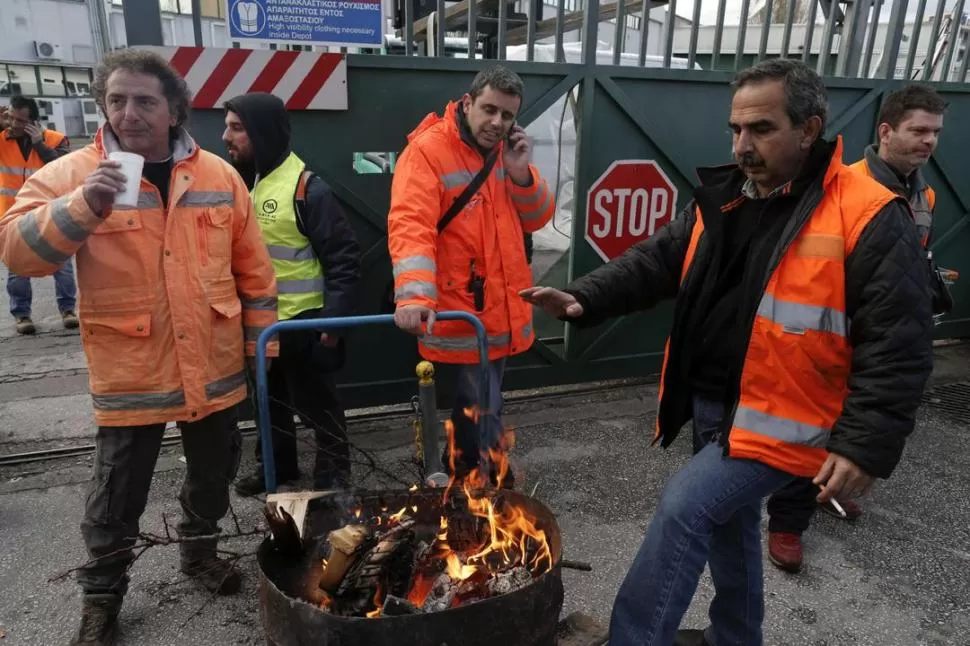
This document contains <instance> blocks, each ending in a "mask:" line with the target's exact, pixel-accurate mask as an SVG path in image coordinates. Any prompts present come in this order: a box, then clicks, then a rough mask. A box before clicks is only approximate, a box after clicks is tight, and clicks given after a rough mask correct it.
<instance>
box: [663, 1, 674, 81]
mask: <svg viewBox="0 0 970 646" xmlns="http://www.w3.org/2000/svg"><path fill="white" fill-rule="evenodd" d="M676 23H677V0H668V2H667V19H666V20H664V63H663V65H664V69H666V68H668V67H670V59H671V58H672V57H673V53H674V26H675V25H676Z"/></svg>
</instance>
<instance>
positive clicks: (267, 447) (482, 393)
mask: <svg viewBox="0 0 970 646" xmlns="http://www.w3.org/2000/svg"><path fill="white" fill-rule="evenodd" d="M435 320H436V321H467V322H468V323H470V324H471V325H472V327H474V328H475V337H476V340H477V341H478V364H479V370H480V371H481V375H480V379H479V410H480V411H484V410H485V408H486V407H487V406H488V402H489V397H490V395H491V393H490V392H489V389H490V386H489V379H488V336H487V334H486V332H485V326H484V325H483V324H482V322H481V320H479V318H478V317H477V316H475V315H474V314H470V313H468V312H459V311H454V312H437V313H436V314H435ZM388 323H390V324H392V325H393V324H394V315H393V314H373V315H367V316H344V317H334V318H327V319H297V320H289V321H278V322H276V323H274V324H273V325H271V326H269V327H268V328H266V329H264V330H263V331H262V332H261V333H260V335H259V338H258V339H256V402H257V411H256V419H257V421H258V423H259V437H260V441H261V442H262V456H263V477H264V479H265V482H266V493H268V494H269V493H275V492H276V464H275V461H274V455H273V435H272V428H271V422H270V417H269V382H268V375H267V374H266V373H267V371H266V344H267V343H269V341H270V340H271V338H272V337H273V336H274V335H275V334H277V333H278V332H280V331H281V330H318V331H320V332H325V331H327V330H328V329H333V328H348V327H360V326H364V325H379V324H388ZM485 422H486V415H485V414H483V413H482V414H479V416H478V433H479V447H482V446H484V443H485V441H486V440H487V437H488V435H487V431H486V424H485ZM484 459H485V458H483V460H484ZM485 466H486V468H487V463H486V464H485Z"/></svg>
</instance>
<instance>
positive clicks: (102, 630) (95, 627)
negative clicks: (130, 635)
mask: <svg viewBox="0 0 970 646" xmlns="http://www.w3.org/2000/svg"><path fill="white" fill-rule="evenodd" d="M121 601H122V599H121V597H119V596H118V595H116V594H86V595H84V598H83V601H82V605H81V625H80V627H79V628H78V631H77V635H75V637H74V639H73V640H72V641H71V646H114V644H115V642H116V640H117V638H118V637H117V632H118V613H119V612H120V611H121Z"/></svg>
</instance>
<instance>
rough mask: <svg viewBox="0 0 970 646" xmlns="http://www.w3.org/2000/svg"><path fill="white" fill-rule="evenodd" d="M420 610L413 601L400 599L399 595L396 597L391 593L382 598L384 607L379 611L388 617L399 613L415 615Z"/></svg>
mask: <svg viewBox="0 0 970 646" xmlns="http://www.w3.org/2000/svg"><path fill="white" fill-rule="evenodd" d="M420 612H421V609H420V608H418V607H417V606H415V605H414V604H413V603H411V602H410V601H408V600H407V599H402V598H401V597H396V596H394V595H393V594H389V595H387V598H386V599H384V608H383V609H382V611H381V613H382V614H384V615H386V616H388V617H397V616H400V615H416V614H419V613H420Z"/></svg>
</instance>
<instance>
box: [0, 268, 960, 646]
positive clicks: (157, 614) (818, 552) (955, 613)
mask: <svg viewBox="0 0 970 646" xmlns="http://www.w3.org/2000/svg"><path fill="white" fill-rule="evenodd" d="M51 285H52V281H51V279H43V280H41V281H35V292H36V294H35V310H37V311H38V313H40V316H39V318H40V321H39V323H40V325H39V327H40V328H41V329H40V333H39V334H38V335H37V336H36V337H32V338H30V337H17V336H16V335H15V334H14V333H13V331H12V322H10V321H9V320H7V322H6V324H5V325H0V419H3V420H4V421H3V423H0V434H2V435H0V455H3V454H9V453H13V452H19V451H23V450H27V449H32V448H41V447H50V446H63V445H66V444H70V443H87V442H90V437H91V434H92V430H93V429H92V425H91V417H90V404H89V400H88V399H87V396H86V395H85V392H86V389H85V382H84V373H83V357H82V355H81V354H80V352H81V351H80V346H79V343H78V340H77V335H76V334H75V333H74V332H66V331H63V330H61V329H60V325H59V320H58V319H57V315H56V307H54V305H53V294H52V293H50V292H52V291H53V290H52V287H51ZM45 289H46V290H48V292H49V293H48V294H46V295H44V291H45ZM0 298H5V296H4V297H0ZM0 310H2V312H4V313H5V312H6V303H5V302H2V303H0ZM0 320H2V319H0ZM968 357H970V352H968V350H967V349H966V348H964V347H955V348H946V349H940V350H939V352H938V365H937V374H936V377H935V379H936V380H938V381H941V382H942V381H947V382H950V381H954V380H960V379H967V378H968V368H967V365H968V363H967V359H968ZM968 392H970V390H968ZM655 401H656V388H655V387H651V386H637V387H625V388H613V389H610V390H608V391H605V392H600V393H596V394H592V395H590V394H579V395H570V396H564V397H561V398H558V399H547V400H542V401H538V402H535V401H532V402H526V403H521V404H512V405H510V406H509V408H508V414H507V423H508V424H509V425H511V426H513V427H515V428H516V429H517V435H518V440H519V441H518V447H517V449H516V451H515V454H514V459H515V463H516V468H517V469H519V471H520V482H521V483H522V487H521V488H522V489H523V490H526V491H531V489H532V487H533V486H534V485H535V484H536V483H538V491H537V494H536V495H537V497H538V498H539V499H541V500H542V501H543V502H544V503H545V504H547V505H548V506H550V508H551V509H552V510H553V511H554V512H555V513H556V514H557V517H558V519H559V522H560V524H561V528H562V532H563V535H564V545H565V556H566V557H567V558H571V559H575V560H583V561H588V562H590V563H591V564H592V565H593V572H590V573H581V572H575V571H565V572H564V577H565V585H566V605H565V608H564V613H568V612H571V611H573V610H582V611H584V612H587V613H589V614H592V615H594V616H595V617H597V618H599V619H600V620H601V621H607V620H608V617H609V611H610V607H611V604H612V600H613V596H614V595H615V593H616V590H617V588H618V586H619V584H620V582H621V581H622V578H623V576H624V574H625V572H626V569H627V567H628V565H629V563H630V561H631V560H632V558H633V556H634V554H635V553H636V550H637V548H638V546H639V543H640V540H641V537H642V533H643V530H644V528H645V527H646V525H647V523H648V522H649V520H650V517H651V514H652V513H653V510H654V508H655V505H656V502H657V499H658V497H659V494H660V491H661V489H662V487H663V484H664V482H665V481H666V480H667V479H668V478H669V476H670V475H671V474H672V473H674V472H675V471H676V470H677V469H678V468H679V467H680V466H682V465H683V464H684V463H685V462H686V461H687V460H688V458H689V442H688V441H687V439H686V437H682V438H680V439H679V440H678V441H677V442H676V443H675V444H674V446H673V447H671V449H670V450H667V451H663V450H661V449H659V448H656V447H650V446H649V436H650V429H651V428H652V424H653V419H654V414H655V410H656V406H655ZM968 433H970V417H968V416H967V415H960V414H957V415H954V414H952V413H944V412H941V409H940V408H939V407H936V406H926V407H924V409H923V410H922V412H921V415H920V421H919V426H918V428H917V430H916V432H915V434H914V435H913V437H912V440H911V442H910V444H909V446H908V447H907V451H906V454H905V457H904V459H903V462H902V464H901V465H900V467H899V468H898V470H897V472H896V474H895V475H894V477H893V478H892V479H891V480H890V481H888V482H884V483H879V484H878V485H877V487H876V488H875V489H874V491H873V492H872V494H871V495H870V496H869V498H868V499H867V500H865V501H864V503H863V505H864V510H865V513H864V515H863V517H862V518H861V519H859V520H858V521H857V522H856V523H854V524H848V523H844V522H840V521H837V520H835V519H832V518H829V517H828V516H825V515H823V514H820V515H818V516H816V518H815V520H814V521H813V526H812V528H811V529H810V530H809V532H808V533H807V534H806V537H805V541H806V550H807V553H806V566H805V568H804V569H803V571H802V572H801V573H800V574H798V575H788V574H784V573H782V572H780V571H778V570H776V569H775V568H774V567H772V566H771V565H770V564H768V563H767V560H765V590H766V613H767V616H766V621H765V643H766V644H771V645H784V646H836V645H840V646H841V645H845V646H848V645H850V644H851V645H853V646H870V645H871V646H876V645H878V646H924V645H925V646H944V645H945V646H966V645H967V644H970V637H968V635H970V576H968V575H967V573H968V572H970V478H968V477H967V474H968V473H970V452H968V450H967V442H966V437H967V436H968ZM352 438H353V441H354V442H355V443H356V444H357V445H358V446H360V447H361V448H364V449H367V450H368V451H370V452H371V453H372V454H373V455H375V456H376V457H377V458H378V459H379V460H380V463H381V464H382V465H385V466H386V467H387V468H388V469H389V470H391V471H393V472H394V473H396V474H398V475H399V476H400V477H401V478H402V479H404V480H408V478H409V477H410V476H409V469H410V468H411V467H410V465H409V464H408V459H409V457H410V455H411V453H412V448H411V447H410V442H411V438H412V431H411V429H410V427H409V425H408V420H407V419H405V418H396V419H384V420H380V421H376V422H375V421H371V422H367V423H355V424H353V426H352ZM308 457H309V451H304V458H308ZM179 458H180V451H179V450H178V448H177V447H174V448H168V449H165V450H164V451H163V455H162V456H161V458H160V460H159V464H158V468H157V470H156V474H155V481H154V485H153V489H152V493H151V497H150V500H149V505H148V509H147V510H146V512H145V515H144V516H143V525H142V530H143V531H151V532H155V533H163V532H164V525H163V520H162V518H163V514H164V515H165V516H166V517H168V518H170V519H175V520H177V516H178V510H179V507H178V502H177V495H178V489H179V487H180V484H181V479H182V475H183V472H184V464H183V463H182V462H181V461H180V460H179ZM90 462H91V461H90V457H85V458H71V459H62V460H50V461H46V462H36V463H30V464H25V465H20V466H8V467H0V581H2V582H3V585H0V634H2V635H3V640H2V642H0V643H3V644H12V645H13V644H16V645H18V646H19V645H25V646H28V645H29V646H52V645H57V644H67V642H68V640H69V637H70V634H71V633H72V631H73V630H74V628H75V626H76V622H77V619H78V604H79V594H78V590H77V587H76V585H75V584H74V583H73V582H72V581H67V582H62V583H49V582H48V579H49V578H51V577H53V576H54V575H56V574H57V573H59V572H62V571H64V570H66V569H68V568H70V567H73V566H76V565H79V564H80V563H82V562H83V561H84V560H85V555H84V551H83V547H82V545H81V542H80V536H79V532H78V523H79V522H80V518H81V509H82V506H83V503H84V498H85V485H86V482H87V480H88V478H89V477H90ZM252 468H253V459H252V439H251V438H250V439H249V440H247V442H246V447H245V459H244V463H243V466H242V472H243V473H248V472H249V470H251V469H252ZM304 468H305V471H306V472H308V471H309V465H308V464H304ZM358 472H359V473H360V472H361V470H360V469H358ZM371 482H373V480H371ZM260 504H261V503H260V502H259V501H256V500H252V499H248V500H247V499H239V498H237V497H236V496H235V494H233V506H234V508H235V510H236V512H237V513H238V515H239V517H240V519H241V521H240V522H241V525H242V527H243V528H244V529H249V528H252V527H254V526H256V525H258V524H260V522H261V516H260ZM172 522H174V520H173V521H172ZM227 527H229V525H228V524H224V528H227ZM256 545H257V541H256V540H255V539H252V538H248V539H239V540H233V541H230V542H228V543H227V545H226V548H227V549H235V550H238V551H240V552H244V553H245V552H252V551H253V550H254V549H255V547H256ZM254 563H255V562H254V559H253V558H252V557H246V558H244V559H243V560H242V567H243V570H244V572H245V574H246V582H245V587H244V590H243V592H242V593H241V594H240V595H239V596H237V597H235V598H230V599H219V600H217V601H215V602H214V603H212V604H211V605H209V606H207V607H206V608H205V610H204V611H203V612H201V613H199V614H198V615H197V616H194V617H193V616H192V615H193V614H194V613H196V611H197V610H198V609H199V608H200V607H201V606H202V604H204V603H205V602H206V600H207V597H208V595H206V594H204V593H201V592H199V591H198V590H196V589H195V588H194V587H193V586H192V584H191V583H187V582H185V581H183V579H182V577H181V576H180V575H179V574H178V572H177V553H176V549H175V548H174V547H159V548H153V549H151V550H149V551H148V552H147V553H146V554H145V555H144V556H143V557H142V559H141V560H139V562H138V563H137V564H136V566H135V568H134V570H133V580H132V586H131V590H130V593H129V596H128V599H127V600H126V604H125V608H124V610H123V613H122V623H123V636H122V640H121V643H122V644H127V645H134V644H138V645H140V646H170V645H171V646H175V645H179V646H181V645H182V644H193V645H194V644H212V645H220V646H221V645H230V644H232V645H248V644H252V645H257V644H263V643H265V640H264V637H263V636H262V634H261V628H260V620H259V614H258V602H257V596H256V587H255V586H256V577H255V570H254ZM711 598H712V587H711V585H710V580H709V576H708V575H707V574H706V573H705V575H704V577H703V579H702V582H701V587H700V589H699V591H698V594H697V596H696V598H695V600H694V603H693V604H692V606H691V609H690V611H689V613H688V615H687V617H685V620H684V626H685V627H687V626H697V627H701V626H703V625H704V624H705V623H706V621H705V620H706V608H707V605H708V603H709V602H710V600H711ZM456 643H457V642H456Z"/></svg>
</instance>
